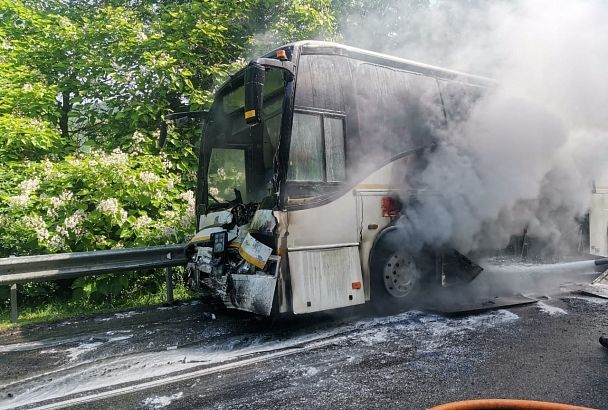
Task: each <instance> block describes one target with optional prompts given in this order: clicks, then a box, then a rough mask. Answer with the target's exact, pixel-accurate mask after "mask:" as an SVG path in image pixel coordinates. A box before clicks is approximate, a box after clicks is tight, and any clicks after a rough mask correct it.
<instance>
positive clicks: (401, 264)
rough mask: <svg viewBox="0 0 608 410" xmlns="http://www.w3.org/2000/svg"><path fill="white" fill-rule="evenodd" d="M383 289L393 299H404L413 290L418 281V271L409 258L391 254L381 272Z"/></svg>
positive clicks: (412, 260)
mask: <svg viewBox="0 0 608 410" xmlns="http://www.w3.org/2000/svg"><path fill="white" fill-rule="evenodd" d="M382 278H383V279H384V287H385V288H386V291H387V292H388V293H389V294H390V295H391V296H393V297H396V298H404V297H406V296H408V295H409V294H410V293H411V292H412V291H413V290H414V286H415V284H416V282H417V280H418V269H417V268H416V263H415V262H414V259H413V258H412V257H411V256H408V255H401V254H392V255H391V256H390V257H389V258H388V260H387V261H386V263H385V264H384V270H383V272H382Z"/></svg>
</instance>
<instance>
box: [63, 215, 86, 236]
mask: <svg viewBox="0 0 608 410" xmlns="http://www.w3.org/2000/svg"><path fill="white" fill-rule="evenodd" d="M85 220H86V214H85V212H84V211H83V210H82V209H77V210H76V212H74V213H73V214H72V216H68V217H67V218H65V221H63V226H65V227H66V229H68V230H72V231H73V232H74V233H75V234H77V235H78V234H82V233H84V232H83V230H82V228H81V225H82V223H83V222H84V221H85Z"/></svg>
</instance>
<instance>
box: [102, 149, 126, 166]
mask: <svg viewBox="0 0 608 410" xmlns="http://www.w3.org/2000/svg"><path fill="white" fill-rule="evenodd" d="M96 154H97V157H98V159H99V163H100V164H101V165H105V166H115V165H126V164H127V163H128V161H129V154H127V153H125V152H122V151H121V150H120V148H116V149H115V150H114V151H112V153H111V154H105V153H103V152H97V153H96Z"/></svg>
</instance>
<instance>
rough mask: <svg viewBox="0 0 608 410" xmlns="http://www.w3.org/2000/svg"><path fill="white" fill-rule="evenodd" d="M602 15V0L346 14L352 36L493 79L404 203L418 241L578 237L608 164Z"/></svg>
mask: <svg viewBox="0 0 608 410" xmlns="http://www.w3.org/2000/svg"><path fill="white" fill-rule="evenodd" d="M606 21H608V4H607V3H605V2H603V1H599V0H598V1H592V0H580V1H568V0H551V1H550V0H539V1H524V0H521V1H509V2H506V1H496V2H485V1H484V2H475V1H458V2H454V1H449V2H447V1H429V2H428V3H427V2H412V1H401V2H392V3H390V4H389V5H387V6H386V9H385V10H384V11H382V12H376V13H375V14H374V13H372V14H367V15H365V16H363V17H362V16H359V15H357V16H353V15H349V16H348V17H345V18H344V19H343V20H342V26H343V27H344V32H345V34H344V40H345V42H346V43H347V44H350V45H354V46H358V47H363V48H369V49H373V50H375V51H380V52H386V53H388V54H391V55H397V56H400V57H404V58H408V59H412V60H418V61H423V62H426V63H430V64H436V65H440V66H444V67H449V68H452V69H457V70H461V71H465V72H469V73H474V74H481V75H486V76H489V77H491V78H494V79H495V80H496V81H497V86H496V87H495V88H493V89H491V90H488V92H486V93H485V95H484V96H483V97H482V98H481V99H479V100H478V101H477V102H476V104H475V106H474V107H473V108H472V110H471V111H470V115H469V116H468V118H467V119H466V120H465V121H463V122H461V123H458V124H454V123H452V124H450V126H449V128H448V129H447V130H445V129H441V130H437V135H439V138H440V140H441V144H440V145H439V147H438V148H437V149H436V150H435V151H434V152H433V153H431V154H430V158H431V161H429V165H428V166H427V167H426V168H425V169H424V170H423V171H422V172H419V173H417V174H416V175H413V176H412V179H411V182H412V183H416V184H422V185H423V186H427V187H429V188H431V189H432V190H434V191H437V193H438V194H436V195H426V196H422V197H421V198H420V202H419V203H418V205H417V206H413V207H409V208H408V210H407V212H406V215H407V220H404V224H403V227H404V230H405V231H406V232H407V233H408V235H409V236H410V237H411V238H415V240H412V241H410V242H411V243H416V244H417V245H418V246H420V245H421V244H423V243H427V244H433V245H451V246H454V247H456V248H457V249H459V250H461V251H464V252H468V251H471V250H475V249H480V248H500V247H504V246H506V245H507V243H508V241H509V238H510V237H511V236H512V235H514V234H520V233H521V232H522V230H523V228H524V227H528V231H529V232H531V233H532V234H534V235H535V236H538V237H541V238H543V239H544V240H546V241H548V242H549V243H551V244H553V245H560V246H561V245H562V244H563V240H565V239H567V238H568V239H569V238H575V237H576V231H577V224H576V223H575V218H577V217H580V216H581V215H584V214H585V213H586V211H587V209H588V206H589V201H590V195H591V192H592V187H593V180H594V179H596V180H598V181H599V182H600V183H601V178H602V176H605V175H606V169H608V155H607V154H608V138H607V137H608V133H607V131H608V114H607V112H606V110H607V107H608V86H606V79H605V67H606V66H607V65H608V25H607V24H606ZM606 182H608V181H606ZM573 233H574V234H573Z"/></svg>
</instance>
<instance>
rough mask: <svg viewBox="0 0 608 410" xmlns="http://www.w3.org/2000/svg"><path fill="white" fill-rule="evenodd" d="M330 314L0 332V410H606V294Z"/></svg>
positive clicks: (198, 308) (132, 320) (125, 319)
mask: <svg viewBox="0 0 608 410" xmlns="http://www.w3.org/2000/svg"><path fill="white" fill-rule="evenodd" d="M338 313H339V315H338V314H336V315H333V316H332V315H327V314H320V315H314V316H307V317H292V318H287V319H283V320H280V321H267V320H259V319H257V318H255V317H252V316H250V315H247V314H242V313H235V312H225V311H224V312H222V311H216V312H211V311H210V308H209V306H206V305H204V304H202V303H200V302H194V303H190V304H185V305H181V306H176V307H172V308H156V309H148V310H139V311H132V312H125V313H119V314H114V315H105V316H99V317H95V318H88V319H79V320H75V321H65V322H60V323H56V324H52V325H40V326H34V327H28V328H24V329H21V330H14V331H9V332H5V333H2V334H0V340H1V343H0V409H5V408H55V407H68V408H91V409H106V408H118V409H120V408H142V409H156V408H168V409H170V408H212V409H228V408H229V409H234V408H236V409H238V408H243V409H245V408H247V409H249V408H265V409H266V408H269V409H274V408H277V409H278V408H328V409H329V408H331V409H340V408H355V407H356V408H378V409H392V408H400V409H424V408H428V407H430V406H433V405H438V404H441V403H445V402H449V401H455V400H464V399H474V398H517V399H530V400H546V401H557V402H564V403H571V404H578V405H582V406H588V407H593V408H597V409H608V349H603V348H602V347H601V346H600V345H599V343H598V342H597V339H598V337H599V336H600V334H601V333H602V332H608V300H605V299H600V298H595V297H591V296H583V295H578V294H573V293H568V292H565V291H561V292H557V293H556V294H553V295H550V296H546V297H544V298H542V299H541V300H540V302H538V303H536V304H531V305H526V306H519V307H512V308H508V309H497V310H492V311H486V312H482V313H477V314H469V315H459V316H444V315H441V314H438V313H433V312H424V311H410V312H404V313H396V314H393V315H389V316H380V317H378V316H375V315H372V314H370V313H368V312H366V311H362V310H354V311H349V312H346V313H344V312H338ZM45 406H46V407H45ZM54 406H55V407H54Z"/></svg>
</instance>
